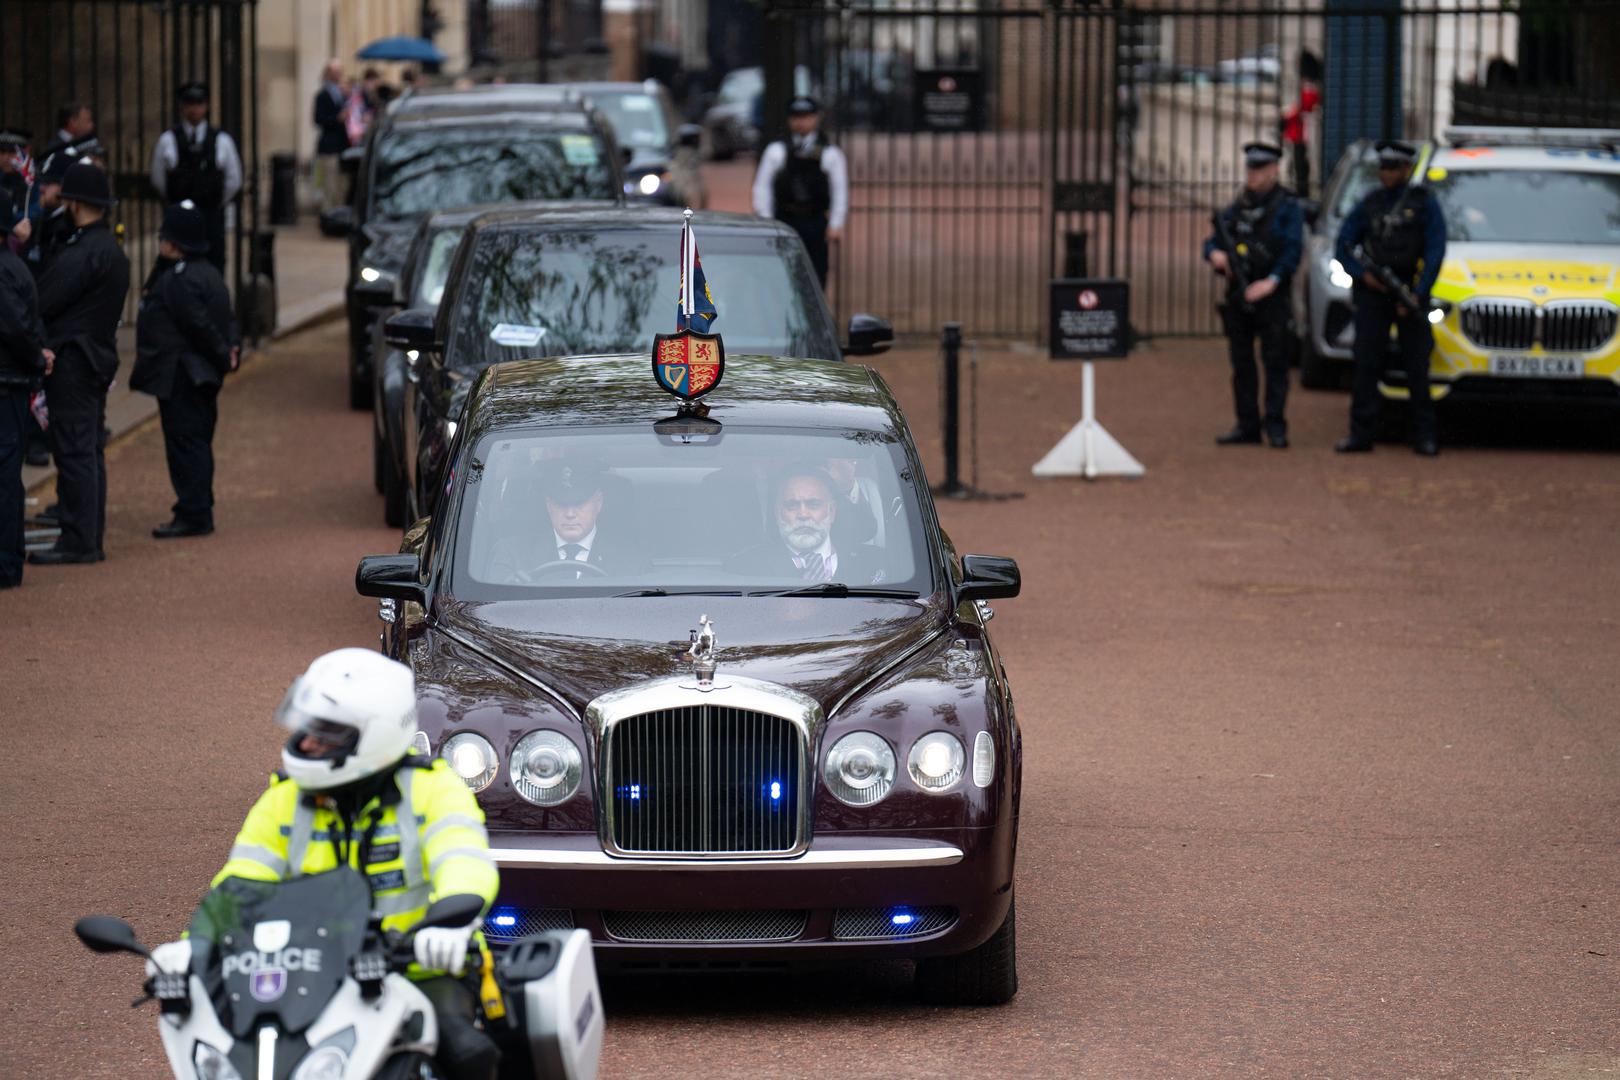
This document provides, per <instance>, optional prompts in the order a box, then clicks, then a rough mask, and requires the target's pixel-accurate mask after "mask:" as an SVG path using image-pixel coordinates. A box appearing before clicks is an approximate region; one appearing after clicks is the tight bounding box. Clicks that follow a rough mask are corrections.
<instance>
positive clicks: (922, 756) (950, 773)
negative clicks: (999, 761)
mask: <svg viewBox="0 0 1620 1080" xmlns="http://www.w3.org/2000/svg"><path fill="white" fill-rule="evenodd" d="M966 761H967V754H965V753H964V752H963V750H962V740H961V739H958V738H957V737H956V736H955V735H952V734H951V733H950V732H948V731H930V732H929V733H928V734H927V735H924V736H923V737H922V738H920V739H918V740H917V741H916V742H914V743H912V744H911V753H910V754H907V755H906V771H907V772H909V773H910V774H911V779H912V780H913V781H915V782H916V784H917V786H918V787H920V788H922V789H923V790H924V791H944V790H946V789H947V788H949V787H951V786H952V785H954V784H955V783H956V782H957V781H958V780H960V779H962V766H963V765H964V764H966Z"/></svg>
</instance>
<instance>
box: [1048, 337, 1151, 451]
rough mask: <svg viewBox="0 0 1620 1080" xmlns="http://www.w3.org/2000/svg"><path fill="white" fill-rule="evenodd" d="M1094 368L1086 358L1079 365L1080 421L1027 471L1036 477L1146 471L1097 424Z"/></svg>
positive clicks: (1117, 441) (1116, 440)
mask: <svg viewBox="0 0 1620 1080" xmlns="http://www.w3.org/2000/svg"><path fill="white" fill-rule="evenodd" d="M1096 379H1097V376H1096V371H1095V369H1094V368H1093V367H1092V364H1091V361H1089V360H1087V361H1086V362H1085V363H1084V364H1083V365H1081V368H1080V388H1081V389H1080V422H1079V423H1078V424H1076V425H1074V427H1072V428H1070V429H1069V433H1068V434H1067V435H1065V436H1063V438H1062V439H1061V440H1059V441H1058V444H1057V445H1056V446H1054V447H1052V449H1051V450H1049V451H1047V454H1046V456H1045V457H1043V458H1041V460H1039V461H1037V462H1036V463H1035V468H1034V469H1033V470H1031V471H1032V472H1034V474H1035V475H1036V476H1083V477H1085V478H1086V479H1087V480H1095V479H1097V477H1099V476H1141V475H1142V474H1143V473H1145V472H1146V471H1147V470H1146V469H1144V468H1143V467H1142V463H1141V462H1140V461H1137V460H1136V459H1135V458H1134V457H1132V456H1131V452H1130V451H1129V450H1127V449H1125V448H1124V447H1123V446H1121V445H1120V443H1119V440H1118V439H1116V438H1114V437H1113V436H1112V435H1110V434H1108V430H1107V429H1106V428H1104V427H1103V426H1102V425H1101V424H1099V423H1097V402H1096V397H1097V385H1096Z"/></svg>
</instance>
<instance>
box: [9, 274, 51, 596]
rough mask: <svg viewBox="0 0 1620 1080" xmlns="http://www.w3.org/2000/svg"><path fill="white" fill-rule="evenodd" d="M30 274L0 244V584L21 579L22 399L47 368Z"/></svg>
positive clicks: (24, 410) (18, 582)
mask: <svg viewBox="0 0 1620 1080" xmlns="http://www.w3.org/2000/svg"><path fill="white" fill-rule="evenodd" d="M50 359H51V357H50V354H49V353H48V352H47V351H46V349H45V326H44V324H43V323H41V322H40V319H39V296H38V294H37V293H36V292H35V291H34V278H33V276H32V275H31V274H29V272H28V268H27V266H25V265H24V264H23V261H22V259H20V258H18V257H17V256H16V254H14V253H13V252H12V251H11V249H10V248H9V247H6V246H5V245H3V244H0V589H10V588H13V587H14V586H17V585H21V584H22V573H23V555H24V548H23V484H22V467H23V451H24V447H25V445H26V443H27V435H26V434H25V432H26V424H27V418H28V398H29V396H30V394H32V393H33V391H34V390H35V389H36V388H37V387H38V386H39V382H40V379H41V378H42V377H43V376H44V375H45V373H46V372H47V371H48V370H50Z"/></svg>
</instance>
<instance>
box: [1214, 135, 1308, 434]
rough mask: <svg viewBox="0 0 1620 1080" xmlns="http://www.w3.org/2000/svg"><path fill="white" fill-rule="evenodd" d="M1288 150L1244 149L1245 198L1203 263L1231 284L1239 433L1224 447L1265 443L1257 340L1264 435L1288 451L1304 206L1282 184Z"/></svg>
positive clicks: (1218, 230)
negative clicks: (1294, 296)
mask: <svg viewBox="0 0 1620 1080" xmlns="http://www.w3.org/2000/svg"><path fill="white" fill-rule="evenodd" d="M1281 158H1282V151H1281V150H1279V149H1277V147H1275V146H1272V145H1270V144H1269V143H1260V142H1252V143H1249V144H1248V145H1247V146H1245V147H1244V148H1243V166H1244V175H1243V192H1242V194H1240V195H1239V196H1238V197H1237V199H1236V200H1234V201H1233V202H1232V204H1231V205H1230V206H1228V207H1227V208H1226V209H1224V210H1222V211H1220V212H1219V213H1217V214H1216V215H1215V231H1214V233H1213V234H1212V235H1211V236H1210V237H1209V239H1208V240H1206V241H1204V258H1205V259H1207V260H1208V261H1209V265H1210V266H1211V267H1213V268H1214V270H1215V272H1216V273H1218V274H1222V275H1224V276H1225V277H1226V299H1225V301H1224V302H1223V303H1222V305H1221V319H1222V322H1223V324H1224V327H1225V330H1226V341H1227V345H1228V350H1229V354H1230V357H1231V361H1232V404H1233V405H1234V406H1235V408H1236V410H1237V426H1236V427H1234V428H1232V430H1231V431H1228V432H1227V433H1226V434H1224V435H1219V436H1217V437H1216V439H1215V441H1216V442H1217V443H1219V444H1220V445H1222V446H1231V445H1234V444H1239V443H1259V442H1260V436H1261V430H1262V417H1261V413H1260V407H1259V405H1258V403H1257V401H1256V398H1257V395H1258V392H1259V386H1258V379H1257V377H1256V373H1255V364H1254V341H1255V338H1256V337H1258V338H1259V339H1260V360H1261V365H1262V366H1263V367H1264V368H1265V373H1266V391H1265V416H1264V432H1265V437H1266V439H1267V440H1268V441H1269V442H1270V443H1271V445H1272V446H1275V447H1277V448H1279V449H1281V448H1283V447H1286V446H1287V445H1288V421H1287V420H1286V418H1285V417H1284V415H1283V409H1284V406H1285V405H1286V403H1287V401H1288V367H1289V347H1288V346H1289V342H1288V335H1289V334H1290V333H1291V332H1292V331H1291V320H1290V318H1289V310H1288V306H1289V290H1288V283H1289V282H1290V281H1291V280H1292V279H1293V276H1294V271H1295V270H1296V269H1298V267H1299V258H1300V251H1301V249H1302V247H1303V244H1304V220H1303V217H1302V215H1301V213H1300V209H1299V203H1298V202H1296V201H1295V200H1294V197H1293V195H1292V194H1290V193H1289V191H1288V190H1287V189H1286V188H1284V187H1283V186H1282V185H1281V184H1279V183H1278V182H1277V169H1278V164H1277V163H1278V162H1279V161H1280V160H1281Z"/></svg>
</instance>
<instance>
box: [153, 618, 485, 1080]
mask: <svg viewBox="0 0 1620 1080" xmlns="http://www.w3.org/2000/svg"><path fill="white" fill-rule="evenodd" d="M276 720H277V722H278V723H280V724H281V725H282V726H283V727H286V728H288V729H289V730H290V731H291V732H292V736H291V738H289V739H288V740H287V744H286V746H285V747H283V749H282V751H281V762H282V768H281V771H280V772H278V773H277V774H276V775H275V776H274V777H272V778H271V780H270V787H269V789H268V790H267V791H265V793H264V794H263V795H261V796H260V797H259V801H258V802H256V803H255V804H254V805H253V809H252V810H250V811H248V816H247V820H246V821H245V822H243V824H242V830H241V832H239V833H238V834H237V837H236V843H235V845H234V846H233V847H232V848H231V854H230V858H229V860H228V861H227V862H226V863H225V866H224V868H223V869H221V870H220V872H219V873H218V874H217V875H216V876H215V877H214V881H213V884H214V885H215V886H218V885H219V884H220V883H221V882H222V881H224V880H225V879H227V878H232V877H237V878H246V879H249V880H252V881H284V880H287V879H288V878H292V877H299V876H302V875H305V874H318V873H321V872H323V871H326V870H332V869H335V868H336V867H338V866H339V865H345V864H346V865H349V866H352V867H354V868H355V869H357V870H359V871H360V872H361V873H363V874H365V875H366V877H367V880H368V881H369V882H370V884H371V891H372V913H373V915H374V916H378V917H380V918H381V919H382V926H383V929H384V930H396V931H400V932H401V933H404V932H408V931H410V930H411V928H412V927H414V926H415V925H416V924H417V923H418V922H420V921H421V919H422V917H423V915H424V914H426V912H427V909H428V906H429V905H430V904H431V903H432V902H433V901H434V900H435V899H437V898H440V897H444V896H452V895H456V894H463V893H472V894H476V895H478V896H481V897H483V898H484V903H485V906H486V908H487V906H488V905H489V904H490V903H491V902H492V901H493V900H494V899H495V892H496V887H497V885H498V883H499V875H498V872H497V870H496V868H495V861H494V859H493V857H492V856H491V855H490V853H489V837H488V835H487V834H486V832H485V830H484V813H483V810H482V809H480V807H479V805H478V801H477V800H476V799H475V798H474V797H473V794H472V791H471V790H470V789H469V788H468V787H467V785H466V783H465V782H464V781H463V780H462V779H461V778H460V777H459V776H457V775H456V774H455V773H454V772H452V771H451V769H450V767H449V766H448V765H446V764H445V763H444V761H442V760H440V759H436V758H426V757H421V756H418V755H416V754H413V753H411V749H410V747H411V738H412V736H413V735H414V733H415V731H416V685H415V680H414V679H413V678H412V675H411V671H410V669H409V668H407V667H406V666H405V665H404V664H400V663H398V662H396V661H393V660H390V659H388V658H387V657H385V656H383V655H381V654H380V653H377V652H373V651H372V650H370V649H355V648H350V649H339V650H337V651H336V652H331V653H327V654H326V655H325V656H322V657H320V658H319V659H317V660H316V661H315V662H314V663H313V664H311V665H310V666H309V670H308V671H306V672H305V673H304V674H303V675H302V676H300V677H299V679H298V680H297V681H296V682H294V683H293V684H292V686H291V688H289V689H288V691H287V696H286V697H285V698H284V699H283V700H282V702H281V706H280V708H278V709H277V710H276ZM402 825H403V826H404V827H403V828H402V827H401V826H402ZM474 930H475V927H474V925H472V924H469V925H467V926H463V927H448V928H427V929H423V930H419V931H417V932H416V938H415V955H416V962H417V964H418V966H419V967H420V968H421V969H422V970H421V971H420V972H416V971H415V970H414V969H413V972H412V977H413V978H416V979H418V980H419V981H418V983H417V987H418V989H420V990H421V991H422V992H423V993H424V994H426V995H427V997H428V998H429V1000H431V1001H432V1002H433V1007H434V1012H435V1013H436V1014H437V1016H438V1021H439V1052H438V1058H439V1062H440V1063H441V1064H442V1065H443V1066H444V1068H445V1070H446V1071H447V1072H448V1073H449V1075H450V1076H452V1077H456V1078H468V1080H471V1078H477V1080H493V1077H494V1076H495V1074H496V1069H497V1066H498V1065H499V1062H500V1052H499V1050H498V1049H497V1048H496V1046H495V1044H494V1042H493V1041H492V1040H491V1039H490V1038H489V1036H487V1035H486V1034H484V1032H482V1031H481V1030H479V1029H478V1027H477V1026H476V1025H475V1023H474V1017H475V1005H476V1000H477V998H476V994H475V991H474V989H473V987H472V986H469V985H468V978H470V977H468V976H465V974H464V973H465V971H466V966H467V954H468V952H469V951H471V950H475V949H479V950H481V949H482V948H483V944H482V941H481V936H480V935H477V934H476V933H475V932H474ZM486 959H487V958H486ZM152 963H153V964H154V965H155V966H156V967H159V968H162V969H163V970H164V971H170V972H185V971H188V970H190V969H191V967H192V947H191V942H190V941H189V940H182V941H175V942H170V943H168V944H165V945H159V946H158V947H157V948H156V949H153V950H152Z"/></svg>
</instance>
